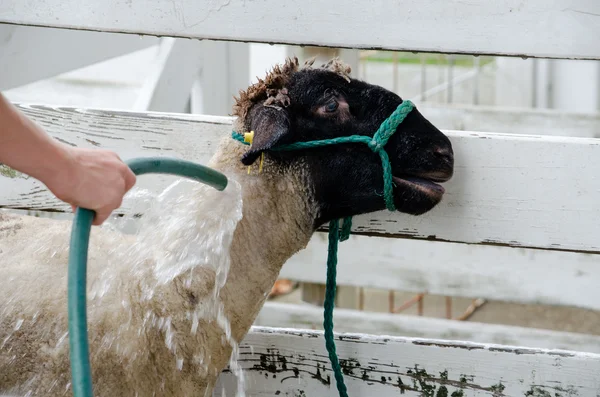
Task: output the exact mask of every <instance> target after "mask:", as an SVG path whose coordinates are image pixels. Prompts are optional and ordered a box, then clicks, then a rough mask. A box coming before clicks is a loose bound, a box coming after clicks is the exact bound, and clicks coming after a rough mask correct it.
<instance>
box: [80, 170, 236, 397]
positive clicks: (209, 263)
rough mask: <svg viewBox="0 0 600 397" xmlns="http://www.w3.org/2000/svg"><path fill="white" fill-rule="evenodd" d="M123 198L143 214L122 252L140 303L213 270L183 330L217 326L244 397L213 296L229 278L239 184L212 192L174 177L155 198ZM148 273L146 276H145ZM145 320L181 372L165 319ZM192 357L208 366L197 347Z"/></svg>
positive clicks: (137, 192) (135, 194) (226, 326)
mask: <svg viewBox="0 0 600 397" xmlns="http://www.w3.org/2000/svg"><path fill="white" fill-rule="evenodd" d="M125 200H126V201H129V202H131V204H132V205H131V206H132V207H133V208H135V211H136V212H141V213H143V216H142V218H141V219H140V221H139V223H138V225H137V231H136V236H137V237H136V243H135V244H134V245H133V246H131V247H130V248H129V249H128V250H127V251H126V254H125V255H126V256H127V259H126V261H127V262H128V263H129V264H134V267H133V268H132V269H131V271H132V272H134V273H135V272H138V277H134V278H135V279H138V280H143V282H142V284H141V289H142V299H143V300H151V299H153V297H154V294H155V291H156V290H157V289H158V288H159V287H161V286H169V284H171V283H173V282H174V280H175V279H177V278H178V277H180V276H182V275H185V279H184V285H185V286H186V287H189V288H191V287H193V285H194V284H195V283H196V284H197V280H194V276H195V273H196V274H197V273H198V270H199V269H201V268H203V269H210V270H212V271H213V272H214V274H215V282H214V287H213V289H212V291H211V293H209V294H208V296H205V297H204V298H203V299H202V302H200V303H201V304H198V305H196V306H197V308H196V309H195V310H193V311H190V312H188V313H186V314H187V316H188V318H189V319H190V324H191V326H190V329H189V332H190V333H191V334H195V333H196V332H197V330H198V326H199V323H200V322H201V321H202V320H205V321H213V322H215V323H216V324H218V326H219V327H221V328H222V330H223V331H224V333H225V340H223V341H222V343H229V344H230V345H231V347H232V349H233V352H232V355H231V359H230V361H229V366H230V369H231V371H232V372H233V373H234V374H235V375H236V377H237V380H238V384H237V394H236V397H245V393H244V390H245V384H244V376H243V375H244V374H243V372H242V369H241V367H240V366H239V365H238V355H239V346H238V343H237V342H236V341H235V340H233V338H232V337H231V328H230V323H229V320H228V319H227V318H226V316H225V313H224V309H223V303H222V301H221V299H220V296H219V293H220V291H221V289H222V287H223V286H224V285H225V282H226V280H227V276H228V274H229V268H230V262H231V261H230V247H231V243H232V240H233V233H234V231H235V228H236V226H237V224H238V222H239V221H240V219H241V218H242V194H241V187H240V185H239V183H237V182H236V181H235V180H233V179H229V183H228V186H227V188H226V189H225V190H224V191H217V190H216V189H214V188H212V187H209V186H207V185H204V184H201V183H198V182H194V181H189V180H186V179H178V180H177V181H176V182H174V183H172V184H171V185H170V186H169V187H167V188H166V189H165V190H164V191H162V192H160V194H158V195H157V194H152V193H151V192H149V191H145V190H141V189H134V190H132V192H131V193H130V194H129V195H128V196H127V197H126V199H125ZM123 222H126V220H125V219H121V220H118V221H111V222H110V223H108V224H107V226H106V227H109V228H110V227H116V228H119V227H121V228H122V223H123ZM120 223H121V225H120ZM148 263H150V264H151V269H149V268H148ZM149 270H150V271H151V273H152V276H151V277H148V271H149ZM107 276H108V275H107ZM195 277H196V278H197V277H198V276H197V275H196V276H195ZM102 279H104V280H107V279H110V277H108V278H105V277H103V278H101V279H100V280H102ZM105 291H106V289H103V288H102V283H100V284H98V285H96V286H95V287H93V288H91V293H92V294H94V293H99V294H102V293H103V292H105ZM146 320H147V322H146V323H145V325H146V326H147V327H159V328H162V329H163V330H164V331H165V335H166V338H165V343H166V345H167V347H168V348H169V349H171V351H172V352H173V354H174V359H175V360H177V368H178V369H181V368H182V366H183V359H182V358H181V357H179V356H178V352H177V350H176V345H177V344H176V343H175V341H174V334H175V333H174V332H173V330H172V327H171V324H170V321H169V318H164V317H162V318H161V317H157V316H156V315H155V313H147V318H146ZM179 332H181V331H179ZM197 353H198V354H197V358H198V360H199V361H201V362H205V366H206V367H207V368H208V365H209V362H208V361H209V360H210V357H205V349H204V347H203V346H198V352H197Z"/></svg>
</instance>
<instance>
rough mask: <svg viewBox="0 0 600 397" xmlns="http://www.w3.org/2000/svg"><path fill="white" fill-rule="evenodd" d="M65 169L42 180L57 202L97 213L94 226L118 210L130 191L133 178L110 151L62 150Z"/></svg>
mask: <svg viewBox="0 0 600 397" xmlns="http://www.w3.org/2000/svg"><path fill="white" fill-rule="evenodd" d="M65 159H66V161H65V165H64V166H62V170H61V172H54V173H53V175H49V176H48V177H46V178H45V180H42V182H44V184H45V185H46V186H47V187H48V189H49V190H50V191H51V192H52V193H53V194H54V195H55V196H56V197H57V198H59V199H60V200H62V201H64V202H66V203H69V204H71V206H72V207H73V210H75V207H81V208H87V209H90V210H93V211H95V212H96V216H95V217H94V221H93V224H94V225H101V224H102V223H103V222H104V221H105V220H106V219H107V218H108V217H109V216H110V214H111V213H112V212H113V211H114V210H116V209H117V208H119V207H120V206H121V203H122V202H123V196H125V194H126V193H127V192H128V191H129V190H130V189H131V188H132V187H133V185H134V184H135V181H136V176H135V174H134V173H133V172H132V171H131V169H130V168H129V167H128V166H127V165H126V164H125V163H124V162H123V161H121V159H120V158H119V156H118V155H117V154H116V153H114V152H112V151H109V150H102V149H85V148H74V147H65Z"/></svg>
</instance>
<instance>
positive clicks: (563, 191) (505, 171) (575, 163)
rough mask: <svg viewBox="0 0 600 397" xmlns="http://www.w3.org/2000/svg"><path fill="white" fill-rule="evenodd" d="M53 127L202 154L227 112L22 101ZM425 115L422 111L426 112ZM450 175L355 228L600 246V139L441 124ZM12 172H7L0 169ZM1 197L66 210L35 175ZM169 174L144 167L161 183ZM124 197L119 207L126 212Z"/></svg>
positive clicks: (67, 133)
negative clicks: (437, 195)
mask: <svg viewBox="0 0 600 397" xmlns="http://www.w3.org/2000/svg"><path fill="white" fill-rule="evenodd" d="M20 107H21V109H23V111H24V112H25V113H26V114H27V115H29V116H30V117H32V118H33V119H34V120H36V121H37V122H39V123H40V124H41V125H42V126H43V127H44V128H46V130H47V131H49V132H50V133H51V134H52V135H53V136H55V137H56V138H58V139H61V140H62V141H64V142H68V143H69V144H72V145H78V146H87V147H104V148H108V149H113V150H116V151H117V152H118V153H119V154H120V155H121V156H122V158H125V159H127V158H131V157H137V156H149V155H157V154H159V155H164V156H174V157H181V158H185V159H189V160H193V161H198V162H200V163H206V162H207V161H208V159H209V158H210V156H211V155H212V154H213V153H214V148H215V145H216V143H217V141H218V140H219V139H222V138H225V139H228V138H227V137H229V136H230V133H231V119H230V118H226V117H205V116H194V115H189V116H183V115H177V114H165V113H133V112H122V111H106V110H89V109H88V110H85V109H73V108H62V107H55V108H52V107H45V106H33V105H31V106H25V105H21V106H20ZM425 116H427V114H425ZM446 133H447V134H448V136H449V137H450V139H451V140H452V143H453V147H454V151H455V157H456V162H455V176H454V177H453V179H452V180H451V181H449V182H447V183H446V184H445V186H446V190H447V193H446V195H445V197H444V200H443V201H442V203H441V204H440V205H438V206H437V207H436V208H434V209H433V210H432V211H430V212H429V213H427V214H425V215H423V216H420V217H414V216H408V215H404V214H400V213H390V212H388V211H382V212H377V213H372V214H367V215H363V216H358V217H356V218H355V219H354V223H353V231H354V232H356V233H361V234H377V235H393V236H396V237H406V238H415V239H429V240H438V241H448V242H464V243H471V244H492V245H506V246H517V247H535V248H545V249H556V250H573V251H582V252H592V253H597V252H600V239H599V238H598V236H600V222H598V219H600V207H599V206H598V205H597V203H598V202H600V178H598V177H597V176H596V175H595V174H594V173H593V172H582V171H581V170H594V169H598V168H600V140H596V139H585V138H563V137H549V136H546V137H543V136H534V135H509V134H491V133H475V132H456V131H446ZM4 174H6V175H9V176H10V175H11V174H10V172H4ZM1 178H2V179H1V180H0V187H1V189H0V206H2V207H12V208H30V209H49V210H62V211H69V208H68V206H66V205H64V204H62V203H60V202H58V201H57V200H56V199H54V198H53V197H52V195H51V194H49V193H48V192H47V191H46V190H45V189H43V187H42V186H40V184H39V183H38V182H36V181H32V180H31V179H26V178H21V177H18V176H17V177H8V176H1ZM169 178H173V177H162V176H155V175H153V176H144V177H143V178H139V179H140V181H139V184H138V186H139V187H140V188H147V189H150V190H152V191H155V192H157V191H160V190H161V189H163V188H164V187H166V185H167V183H168V182H167V181H168V180H172V179H169ZM132 205H135V202H134V201H133V200H127V202H126V203H125V204H124V205H123V207H122V210H123V211H122V212H123V213H131V211H132Z"/></svg>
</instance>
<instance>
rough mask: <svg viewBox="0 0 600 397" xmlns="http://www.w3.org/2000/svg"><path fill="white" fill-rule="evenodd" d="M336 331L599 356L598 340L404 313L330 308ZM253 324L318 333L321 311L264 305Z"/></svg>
mask: <svg viewBox="0 0 600 397" xmlns="http://www.w3.org/2000/svg"><path fill="white" fill-rule="evenodd" d="M334 324H335V330H336V331H337V332H358V333H364V334H372V335H380V336H383V335H390V336H405V337H415V338H427V339H444V340H452V341H459V342H460V341H469V342H476V343H493V344H498V345H510V346H522V347H529V348H540V349H561V350H571V351H579V352H584V353H586V352H587V353H598V354H600V336H596V335H587V334H582V333H575V332H558V331H551V330H545V329H537V328H526V327H516V326H509V325H498V324H484V323H477V322H471V321H456V320H446V319H441V318H429V317H421V316H412V315H404V314H390V313H373V312H366V311H358V310H352V309H341V308H336V309H335V311H334ZM254 325H257V326H266V327H278V328H298V329H311V330H322V329H323V308H320V307H316V306H313V305H307V304H301V305H298V304H292V303H278V302H266V303H265V305H264V306H263V308H262V309H261V311H260V313H259V314H258V316H257V317H256V320H255V321H254Z"/></svg>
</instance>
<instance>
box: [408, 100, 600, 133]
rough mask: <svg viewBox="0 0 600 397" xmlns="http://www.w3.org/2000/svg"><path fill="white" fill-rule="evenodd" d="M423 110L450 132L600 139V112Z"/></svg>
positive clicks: (492, 108)
mask: <svg viewBox="0 0 600 397" xmlns="http://www.w3.org/2000/svg"><path fill="white" fill-rule="evenodd" d="M419 108H420V109H421V112H423V113H424V114H427V118H428V119H429V121H431V122H432V123H433V124H434V125H436V126H438V128H444V129H447V130H457V131H480V132H503V133H508V134H533V135H536V134H537V135H554V136H572V137H582V138H600V113H570V112H563V111H559V110H555V109H514V108H502V107H497V106H470V105H449V104H443V105H435V104H432V103H427V102H423V103H422V104H421V105H420V106H419Z"/></svg>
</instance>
